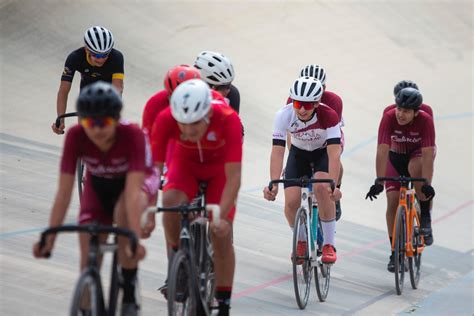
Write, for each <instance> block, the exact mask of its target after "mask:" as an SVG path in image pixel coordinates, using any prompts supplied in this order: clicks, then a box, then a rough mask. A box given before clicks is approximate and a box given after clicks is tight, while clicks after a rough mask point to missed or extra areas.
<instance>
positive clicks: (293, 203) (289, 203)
mask: <svg viewBox="0 0 474 316" xmlns="http://www.w3.org/2000/svg"><path fill="white" fill-rule="evenodd" d="M298 207H300V201H299V200H297V199H287V200H285V209H286V210H288V211H296V210H297V209H298Z"/></svg>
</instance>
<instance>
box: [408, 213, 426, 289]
mask: <svg viewBox="0 0 474 316" xmlns="http://www.w3.org/2000/svg"><path fill="white" fill-rule="evenodd" d="M412 222H413V229H412V236H411V243H412V246H413V256H412V257H410V258H408V267H409V268H410V283H411V287H412V288H413V289H417V288H418V283H419V282H420V274H421V252H418V247H421V246H422V245H423V242H422V240H421V235H420V223H418V218H417V217H416V216H413V220H412Z"/></svg>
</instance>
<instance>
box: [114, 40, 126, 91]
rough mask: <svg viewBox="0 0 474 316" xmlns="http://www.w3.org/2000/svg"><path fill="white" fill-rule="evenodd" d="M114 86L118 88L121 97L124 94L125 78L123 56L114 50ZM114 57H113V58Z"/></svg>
mask: <svg viewBox="0 0 474 316" xmlns="http://www.w3.org/2000/svg"><path fill="white" fill-rule="evenodd" d="M112 54H113V63H112V64H113V67H114V68H113V74H112V85H113V86H114V87H115V88H117V90H118V92H120V95H122V93H123V79H124V77H125V71H124V61H123V55H122V53H121V52H119V51H118V50H115V49H114V50H113V52H112ZM111 57H112V56H111Z"/></svg>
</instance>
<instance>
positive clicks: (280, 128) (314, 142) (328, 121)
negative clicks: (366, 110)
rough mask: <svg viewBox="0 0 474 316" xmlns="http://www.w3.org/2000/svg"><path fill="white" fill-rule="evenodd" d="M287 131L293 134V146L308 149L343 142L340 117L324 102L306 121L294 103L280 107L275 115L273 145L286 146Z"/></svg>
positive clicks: (312, 149)
mask: <svg viewBox="0 0 474 316" xmlns="http://www.w3.org/2000/svg"><path fill="white" fill-rule="evenodd" d="M287 133H290V135H291V145H292V146H296V147H297V148H299V149H302V150H306V151H314V150H316V149H319V148H326V146H327V145H330V144H340V143H341V128H340V124H339V117H338V115H337V113H336V112H335V111H334V110H333V109H331V108H330V107H328V106H327V105H325V104H322V103H320V104H319V106H318V107H317V108H316V109H315V111H314V114H313V117H312V118H311V119H310V120H308V121H306V122H303V121H301V120H300V119H299V118H298V117H297V115H296V112H295V110H294V109H293V103H290V104H287V105H286V106H284V107H283V108H282V109H280V110H279V111H278V112H277V114H276V117H275V123H274V129H273V145H279V146H285V143H286V135H287Z"/></svg>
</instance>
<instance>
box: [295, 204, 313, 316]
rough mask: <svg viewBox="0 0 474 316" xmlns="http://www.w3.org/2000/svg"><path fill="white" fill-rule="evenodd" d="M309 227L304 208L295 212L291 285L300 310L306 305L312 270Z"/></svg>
mask: <svg viewBox="0 0 474 316" xmlns="http://www.w3.org/2000/svg"><path fill="white" fill-rule="evenodd" d="M309 225H310V223H309V219H308V213H307V212H306V209H305V208H304V207H300V208H299V209H298V211H297V212H296V219H295V227H294V229H293V253H292V256H291V261H292V263H293V285H294V288H295V296H296V303H297V304H298V307H299V308H300V309H304V308H306V305H307V304H308V298H309V292H310V288H311V279H312V277H313V268H312V267H311V260H310V253H309V243H310V236H309V235H308V231H309V229H308V226H309Z"/></svg>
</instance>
